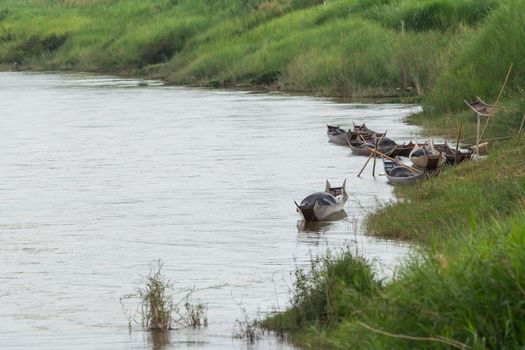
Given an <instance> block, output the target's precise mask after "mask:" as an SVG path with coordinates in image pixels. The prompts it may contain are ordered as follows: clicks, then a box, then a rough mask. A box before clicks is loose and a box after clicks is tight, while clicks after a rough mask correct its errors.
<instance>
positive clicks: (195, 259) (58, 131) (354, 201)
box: [0, 73, 419, 349]
mask: <svg viewBox="0 0 525 350" xmlns="http://www.w3.org/2000/svg"><path fill="white" fill-rule="evenodd" d="M0 104H1V108H0V130H1V133H2V136H1V137H0V154H1V162H0V174H1V181H0V348H3V349H4V348H5V349H187V348H191V349H244V348H247V347H248V346H247V345H246V343H245V342H244V341H242V340H235V339H232V331H233V328H234V323H235V320H236V319H238V318H240V317H241V316H242V314H241V311H240V308H241V307H243V308H245V309H246V312H247V313H248V314H249V315H250V316H251V317H256V316H257V315H261V314H264V313H265V312H269V311H271V310H273V309H276V308H283V307H284V306H286V303H287V300H288V293H289V288H290V285H291V283H292V282H291V277H290V272H292V271H293V270H294V268H295V266H296V265H298V266H303V265H304V266H306V265H307V264H308V261H309V259H310V256H311V255H314V256H315V255H318V254H322V253H323V252H324V251H325V250H326V249H327V248H329V247H343V246H345V245H348V246H350V247H351V248H353V249H354V248H355V249H358V250H359V252H360V253H361V254H363V255H365V256H366V257H368V258H371V259H377V263H376V266H377V269H378V273H379V274H380V275H381V276H389V275H391V274H392V271H393V269H395V267H396V266H397V265H398V264H399V262H400V261H401V260H402V259H403V257H405V256H406V254H407V252H408V249H409V248H408V247H407V246H406V245H405V244H403V243H400V242H393V241H385V240H381V239H376V238H373V237H370V236H366V235H364V233H363V232H362V229H361V228H360V225H361V223H362V221H363V218H364V215H365V214H366V212H367V211H370V210H373V208H374V207H376V206H377V204H378V203H383V202H385V201H388V200H391V199H392V188H391V186H389V185H387V184H386V179H385V177H384V176H376V178H375V179H374V178H373V177H372V176H371V170H370V168H369V169H368V170H366V171H365V172H364V174H363V176H362V178H361V179H359V178H357V177H356V175H357V173H358V172H359V170H360V168H361V167H362V165H363V164H364V161H365V160H366V159H365V158H363V157H358V156H353V155H351V154H350V150H349V148H346V147H341V146H337V145H334V144H330V143H328V141H327V137H326V124H327V123H331V124H340V125H343V126H346V127H349V126H351V125H352V121H355V122H356V123H357V122H362V121H366V123H367V125H368V126H369V127H370V128H372V129H377V130H380V131H384V130H388V136H390V137H391V138H393V139H395V140H399V141H404V140H409V139H410V138H412V137H413V136H414V135H415V134H416V133H417V129H416V128H415V127H413V126H409V125H406V124H404V123H403V122H402V121H403V118H404V117H405V116H407V115H408V114H410V113H413V112H415V111H417V110H419V107H418V106H413V105H400V104H351V103H335V102H334V101H332V100H330V99H321V98H314V97H296V96H286V95H282V94H256V93H248V92H237V91H220V90H212V91H209V90H204V89H192V88H182V87H169V86H163V85H162V84H161V83H160V82H155V81H141V80H130V79H120V78H114V77H99V76H89V75H82V74H69V75H68V74H66V75H64V74H31V73H0ZM378 169H379V167H378ZM378 172H382V170H381V171H378ZM345 178H346V179H347V191H348V192H349V193H350V198H349V202H348V204H347V207H346V212H347V214H348V217H347V218H346V219H342V220H338V221H334V222H331V223H328V224H323V225H317V226H314V227H307V228H304V227H303V226H302V225H301V222H300V217H299V215H298V214H297V213H296V212H295V206H294V203H293V201H294V200H296V201H300V200H301V199H302V198H303V197H305V196H306V195H308V194H310V193H311V192H317V191H321V190H323V189H324V182H325V180H326V179H328V180H330V181H331V182H332V183H333V184H335V185H339V184H340V183H341V182H342V181H343V180H344V179H345ZM155 259H162V261H163V262H164V268H163V273H164V274H165V275H166V277H167V278H169V279H170V280H172V281H173V282H174V285H175V288H184V287H190V286H195V287H196V288H203V290H202V291H200V292H197V293H196V294H195V295H194V299H196V300H199V301H201V302H203V303H206V304H207V305H208V319H209V326H208V327H207V328H204V329H200V330H193V329H179V330H175V331H172V332H171V333H170V336H169V338H168V339H161V340H159V339H154V337H152V335H151V334H150V333H148V332H143V331H142V330H141V329H140V327H133V328H132V329H131V331H130V330H129V329H128V321H127V318H126V316H125V315H124V313H123V312H122V309H121V304H120V302H119V298H120V297H121V296H123V295H125V294H128V293H131V292H133V290H134V289H135V288H136V284H137V282H138V281H139V280H140V275H144V274H146V273H147V272H148V265H149V263H150V262H151V261H152V260H155ZM210 287H213V288H210ZM249 348H250V349H292V347H291V346H290V345H286V344H282V343H280V342H279V340H277V339H275V338H272V337H268V338H265V339H264V340H262V341H260V342H258V343H257V344H255V345H254V346H250V347H249Z"/></svg>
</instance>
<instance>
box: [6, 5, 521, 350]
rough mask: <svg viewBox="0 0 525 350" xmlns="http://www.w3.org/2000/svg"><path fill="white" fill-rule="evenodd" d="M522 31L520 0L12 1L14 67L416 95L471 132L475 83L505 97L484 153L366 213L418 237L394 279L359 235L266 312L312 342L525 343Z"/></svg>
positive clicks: (374, 345) (449, 131) (282, 328)
mask: <svg viewBox="0 0 525 350" xmlns="http://www.w3.org/2000/svg"><path fill="white" fill-rule="evenodd" d="M523 43H525V2H523V1H522V0H501V1H496V0H455V1H453V0H426V1H423V0H419V1H417V0H327V1H319V0H268V1H264V0H246V1H241V0H229V1H228V0H150V1H142V0H98V1H96V0H24V1H18V0H5V1H2V3H1V4H0V64H2V67H3V68H4V69H26V70H60V71H64V70H74V71H93V72H103V73H112V74H124V75H126V74H128V75H141V76H147V77H154V78H160V79H164V80H166V81H168V82H170V83H174V84H190V85H199V86H209V87H236V88H238V87H240V88H256V87H261V88H265V89H275V90H289V91H300V92H305V93H314V94H318V95H328V96H342V97H354V98H359V97H392V96H394V97H397V98H401V99H403V98H407V97H409V98H412V99H417V100H418V101H420V102H421V103H422V105H423V109H424V111H423V112H422V113H420V114H418V115H415V116H412V117H410V119H409V121H410V122H413V123H417V124H419V125H422V126H423V127H424V132H425V133H427V134H434V135H441V136H444V137H447V138H454V137H455V135H456V133H457V129H458V126H459V124H460V123H461V124H462V125H463V129H464V136H463V137H464V138H466V139H471V140H472V139H474V137H475V127H476V126H475V118H474V116H473V114H472V111H469V110H468V108H467V107H466V106H465V104H464V103H463V100H464V99H467V100H468V99H473V98H475V97H476V96H480V97H481V98H482V99H484V100H486V101H489V102H490V103H495V101H496V100H497V101H498V105H497V108H496V112H495V114H494V116H493V117H492V118H491V119H490V122H489V124H488V127H487V129H486V132H485V134H484V138H485V139H499V140H498V141H492V142H490V144H489V145H490V154H489V157H488V159H486V160H483V161H480V162H464V163H462V164H460V165H459V166H457V167H454V168H446V169H445V170H444V171H443V174H442V175H440V176H439V177H437V178H434V179H432V180H431V181H426V182H422V183H419V184H417V185H416V186H412V187H403V188H398V189H396V192H397V198H398V199H397V201H395V202H393V203H388V204H386V205H384V206H382V207H380V208H379V209H378V211H377V212H376V213H373V214H371V215H370V216H369V218H368V220H367V226H368V230H369V232H370V234H374V235H378V236H382V237H390V238H398V239H399V238H401V239H406V240H412V241H414V242H418V243H419V244H418V250H417V252H416V253H415V254H414V256H413V257H411V258H409V259H407V261H406V263H405V264H404V266H402V268H400V270H399V271H397V273H396V275H395V276H394V278H393V279H392V280H391V281H388V282H384V281H379V280H378V279H377V277H376V275H375V274H374V271H373V269H372V267H371V264H370V263H369V262H368V261H366V260H364V259H363V258H361V257H359V256H355V255H354V254H353V253H352V252H350V251H349V250H342V251H340V252H333V254H328V255H327V256H325V257H321V258H319V259H317V260H315V261H313V262H312V266H311V269H310V270H307V271H300V270H299V271H297V275H296V277H297V278H296V283H295V286H294V290H293V294H292V298H291V306H290V308H289V309H288V311H286V312H284V313H280V314H277V315H275V316H273V317H270V318H268V319H266V320H265V321H264V322H263V326H264V327H266V328H267V329H270V330H274V331H276V332H278V333H281V334H286V335H287V336H288V337H289V339H291V340H292V341H294V342H295V343H297V344H300V345H302V346H303V347H305V348H312V349H314V348H315V349H317V348H335V349H339V348H363V349H380V348H384V349H396V348H402V349H409V348H410V349H411V348H428V349H447V348H459V349H516V348H520V347H523V346H524V345H525V317H524V315H525V306H524V305H525V303H524V302H523V301H524V300H525V208H524V203H525V202H524V198H525V197H524V191H525V140H524V137H523V135H521V136H520V135H519V134H518V130H519V129H520V124H521V122H522V118H523V115H524V113H525V97H524V94H523V84H522V83H523V81H525V45H524V44H523ZM509 67H511V69H510V70H509ZM508 72H510V73H509V74H508V80H507V81H506V83H505V87H504V89H502V86H503V82H504V80H505V77H506V75H507V73H508ZM500 92H502V93H501V94H500ZM349 122H350V121H349Z"/></svg>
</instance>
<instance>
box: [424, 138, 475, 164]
mask: <svg viewBox="0 0 525 350" xmlns="http://www.w3.org/2000/svg"><path fill="white" fill-rule="evenodd" d="M434 148H435V149H436V150H438V151H439V152H442V153H443V154H444V155H445V158H446V163H447V164H449V165H457V164H459V163H461V162H462V161H464V160H467V159H470V158H471V157H472V154H473V153H474V151H473V150H472V149H469V150H467V151H462V150H460V149H458V151H457V152H456V150H455V149H453V148H451V147H450V146H449V145H448V144H447V143H444V144H435V145H434Z"/></svg>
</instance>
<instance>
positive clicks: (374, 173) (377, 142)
mask: <svg viewBox="0 0 525 350" xmlns="http://www.w3.org/2000/svg"><path fill="white" fill-rule="evenodd" d="M385 135H386V131H385V133H384V134H383V136H381V138H380V139H379V141H378V140H377V136H376V144H375V149H376V150H377V146H378V145H379V144H380V143H381V141H383V138H384V137H385ZM372 154H373V155H374V167H373V168H372V176H373V177H376V158H377V156H376V154H375V153H372Z"/></svg>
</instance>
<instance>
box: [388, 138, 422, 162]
mask: <svg viewBox="0 0 525 350" xmlns="http://www.w3.org/2000/svg"><path fill="white" fill-rule="evenodd" d="M415 145H416V144H415V143H413V142H412V141H410V142H409V143H403V144H402V145H396V148H394V149H393V150H392V152H390V154H388V155H389V156H390V157H392V158H395V157H408V156H409V155H410V152H412V150H413V149H414V146H415Z"/></svg>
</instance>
